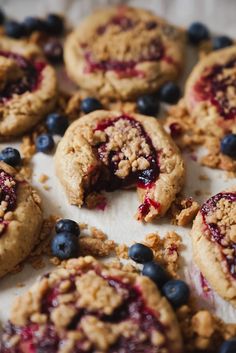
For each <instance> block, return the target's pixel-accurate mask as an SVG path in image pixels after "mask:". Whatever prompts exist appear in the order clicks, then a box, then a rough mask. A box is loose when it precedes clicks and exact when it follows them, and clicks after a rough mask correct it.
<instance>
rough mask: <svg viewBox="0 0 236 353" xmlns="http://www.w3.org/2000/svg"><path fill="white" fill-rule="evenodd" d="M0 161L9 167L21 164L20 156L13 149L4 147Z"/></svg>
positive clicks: (0, 154)
mask: <svg viewBox="0 0 236 353" xmlns="http://www.w3.org/2000/svg"><path fill="white" fill-rule="evenodd" d="M0 160H1V161H3V162H5V163H7V164H9V165H11V166H12V167H16V166H17V165H20V164H21V155H20V152H19V151H18V150H16V149H15V148H12V147H6V148H4V150H2V151H1V153H0Z"/></svg>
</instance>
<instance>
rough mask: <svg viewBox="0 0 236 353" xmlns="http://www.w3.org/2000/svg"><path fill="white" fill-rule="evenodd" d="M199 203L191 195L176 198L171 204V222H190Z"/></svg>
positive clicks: (183, 224)
mask: <svg viewBox="0 0 236 353" xmlns="http://www.w3.org/2000/svg"><path fill="white" fill-rule="evenodd" d="M199 207H200V206H199V204H198V202H197V201H194V200H193V199H192V197H188V198H184V199H183V198H177V199H176V200H175V201H174V202H173V204H172V205H171V210H170V212H171V215H172V220H171V221H172V224H176V225H178V226H182V227H184V226H187V225H188V224H190V223H191V222H192V221H193V219H194V218H195V216H196V215H197V213H198V210H199Z"/></svg>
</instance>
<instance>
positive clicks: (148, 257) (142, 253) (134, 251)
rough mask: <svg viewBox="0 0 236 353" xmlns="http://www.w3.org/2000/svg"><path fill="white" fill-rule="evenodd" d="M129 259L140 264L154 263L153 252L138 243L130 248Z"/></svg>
mask: <svg viewBox="0 0 236 353" xmlns="http://www.w3.org/2000/svg"><path fill="white" fill-rule="evenodd" d="M129 257H130V258H131V259H132V260H134V261H135V262H138V263H140V264H144V263H145V262H149V261H152V259H153V252H152V250H151V249H150V248H149V247H148V246H145V245H143V244H140V243H136V244H134V245H132V246H131V247H130V248H129Z"/></svg>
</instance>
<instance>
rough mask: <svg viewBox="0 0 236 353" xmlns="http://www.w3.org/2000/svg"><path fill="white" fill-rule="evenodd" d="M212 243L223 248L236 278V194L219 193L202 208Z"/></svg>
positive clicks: (225, 257) (222, 253)
mask: <svg viewBox="0 0 236 353" xmlns="http://www.w3.org/2000/svg"><path fill="white" fill-rule="evenodd" d="M201 213H202V216H203V219H204V222H205V224H206V226H207V230H208V236H209V237H210V239H211V241H213V242H215V243H217V244H218V245H219V246H220V247H221V248H220V249H221V256H222V257H223V259H224V262H226V264H227V268H228V271H229V273H230V274H231V276H232V277H233V278H236V261H235V259H236V248H235V243H236V242H235V240H236V194H235V193H233V192H231V193H230V192H228V193H226V192H225V193H219V194H217V195H215V196H213V197H212V198H210V199H209V200H208V201H207V202H206V203H205V204H204V205H203V206H202V208H201Z"/></svg>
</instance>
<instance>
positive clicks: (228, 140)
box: [221, 134, 236, 158]
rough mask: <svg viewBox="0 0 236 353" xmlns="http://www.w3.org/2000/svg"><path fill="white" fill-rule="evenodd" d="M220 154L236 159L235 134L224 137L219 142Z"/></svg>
mask: <svg viewBox="0 0 236 353" xmlns="http://www.w3.org/2000/svg"><path fill="white" fill-rule="evenodd" d="M221 152H222V153H223V154H226V155H227V156H229V157H232V158H236V134H229V135H226V136H225V137H224V138H223V139H222V140H221Z"/></svg>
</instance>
